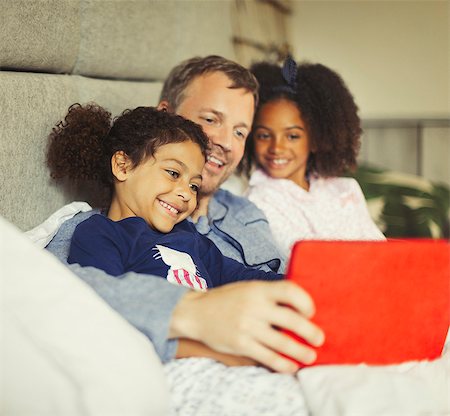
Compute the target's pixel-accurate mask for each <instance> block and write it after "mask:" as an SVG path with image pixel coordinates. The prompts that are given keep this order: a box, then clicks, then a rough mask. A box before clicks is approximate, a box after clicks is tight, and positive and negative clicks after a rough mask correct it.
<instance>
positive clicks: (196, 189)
mask: <svg viewBox="0 0 450 416" xmlns="http://www.w3.org/2000/svg"><path fill="white" fill-rule="evenodd" d="M190 186H191V189H192V191H193V192H195V193H197V192H198V190H199V189H200V186H198V185H196V184H195V183H191V185H190Z"/></svg>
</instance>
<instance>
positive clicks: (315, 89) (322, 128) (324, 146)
mask: <svg viewBox="0 0 450 416" xmlns="http://www.w3.org/2000/svg"><path fill="white" fill-rule="evenodd" d="M250 70H251V71H252V73H253V74H254V75H255V76H256V78H257V80H258V82H259V84H260V90H259V96H260V101H259V105H258V109H257V111H256V116H257V114H258V110H259V109H260V108H261V107H262V106H263V105H264V104H266V103H267V102H269V101H275V100H278V99H287V100H290V101H292V102H294V103H295V104H296V105H297V107H298V109H299V110H300V113H301V117H302V119H303V121H304V123H305V126H306V129H307V132H308V135H309V139H310V146H311V148H312V149H314V152H312V153H311V154H310V156H309V160H308V170H307V173H315V174H317V175H319V176H322V177H330V176H339V175H341V174H343V173H345V172H346V171H348V170H353V169H355V168H356V165H357V163H356V157H357V155H358V152H359V148H360V137H361V134H362V129H361V124H360V119H359V116H358V107H357V106H356V104H355V101H354V99H353V96H352V94H351V93H350V91H349V89H348V88H347V86H346V85H345V83H344V81H343V80H342V78H341V77H340V76H339V75H338V74H337V73H336V72H335V71H333V70H331V69H330V68H328V67H326V66H324V65H321V64H312V63H308V62H303V63H300V64H298V65H297V76H296V87H295V90H294V89H292V88H286V86H287V84H286V81H285V79H284V77H283V75H282V72H281V68H280V67H279V66H278V65H275V64H271V63H267V62H260V63H257V64H254V65H253V66H252V67H251V68H250ZM254 163H255V158H254V144H253V137H252V134H250V136H249V138H248V140H247V143H246V149H245V153H244V157H243V159H242V162H241V164H240V165H239V168H238V169H239V171H240V172H244V173H246V174H247V175H249V174H250V171H251V168H252V165H253V164H254Z"/></svg>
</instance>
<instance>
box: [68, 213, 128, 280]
mask: <svg viewBox="0 0 450 416" xmlns="http://www.w3.org/2000/svg"><path fill="white" fill-rule="evenodd" d="M120 241H121V238H120V236H118V235H117V233H115V231H114V229H113V228H111V227H110V224H109V223H108V221H107V220H106V219H105V218H103V217H102V216H101V215H94V216H92V217H90V218H89V219H87V220H86V221H83V222H82V223H80V224H79V225H78V226H77V228H76V229H75V232H74V234H73V237H72V241H71V243H70V249H69V257H68V258H67V262H68V263H69V264H73V263H78V264H79V265H80V266H83V267H87V266H92V267H95V268H97V269H100V270H103V271H105V272H106V273H108V274H109V275H112V276H119V275H121V274H123V273H125V270H124V265H123V261H122V258H123V253H122V252H121V250H120V247H121V244H120Z"/></svg>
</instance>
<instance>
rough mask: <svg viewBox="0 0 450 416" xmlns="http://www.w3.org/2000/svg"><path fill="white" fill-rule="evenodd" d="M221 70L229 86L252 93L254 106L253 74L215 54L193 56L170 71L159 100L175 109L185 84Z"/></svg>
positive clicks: (256, 101) (179, 102)
mask: <svg viewBox="0 0 450 416" xmlns="http://www.w3.org/2000/svg"><path fill="white" fill-rule="evenodd" d="M212 72H222V73H223V74H225V75H226V76H227V77H228V78H229V79H230V81H231V82H232V84H231V85H230V88H233V89H239V88H243V89H244V90H247V91H248V92H250V93H251V94H252V95H253V98H254V101H255V106H256V105H257V103H258V87H259V86H258V81H257V80H256V78H255V77H254V75H253V74H252V73H251V72H250V71H249V70H248V69H246V68H244V67H243V66H242V65H239V64H238V63H236V62H233V61H230V60H229V59H226V58H223V57H221V56H217V55H209V56H206V57H204V58H202V57H199V56H197V57H194V58H191V59H187V60H185V61H183V62H181V63H180V64H179V65H177V66H176V67H174V68H173V69H172V71H170V73H169V75H168V77H167V78H166V81H165V82H164V85H163V88H162V91H161V95H160V99H159V101H160V102H161V101H167V102H168V104H169V106H170V108H171V109H172V110H173V111H176V109H177V108H178V106H179V105H180V104H181V102H182V101H183V99H184V91H185V90H186V88H187V86H188V85H189V84H190V83H191V82H192V81H193V80H194V79H195V78H196V77H198V76H200V75H203V74H206V73H212Z"/></svg>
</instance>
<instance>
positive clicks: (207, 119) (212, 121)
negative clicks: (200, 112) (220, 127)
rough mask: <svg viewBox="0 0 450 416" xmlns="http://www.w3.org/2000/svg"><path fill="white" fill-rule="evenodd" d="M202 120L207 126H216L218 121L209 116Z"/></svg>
mask: <svg viewBox="0 0 450 416" xmlns="http://www.w3.org/2000/svg"><path fill="white" fill-rule="evenodd" d="M202 119H203V121H204V122H205V123H206V124H214V123H215V121H216V120H215V119H214V118H213V117H208V116H205V117H202Z"/></svg>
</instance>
